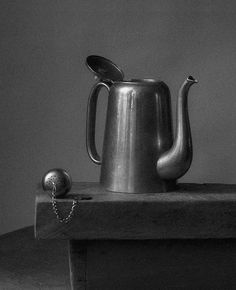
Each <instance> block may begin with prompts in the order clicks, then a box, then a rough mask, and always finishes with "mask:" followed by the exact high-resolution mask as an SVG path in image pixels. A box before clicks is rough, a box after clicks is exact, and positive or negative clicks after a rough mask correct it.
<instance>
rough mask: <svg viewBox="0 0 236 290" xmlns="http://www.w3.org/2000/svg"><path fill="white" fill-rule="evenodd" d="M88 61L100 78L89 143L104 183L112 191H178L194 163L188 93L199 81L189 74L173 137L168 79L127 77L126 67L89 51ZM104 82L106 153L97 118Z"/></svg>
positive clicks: (91, 99) (90, 107)
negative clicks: (99, 139)
mask: <svg viewBox="0 0 236 290" xmlns="http://www.w3.org/2000/svg"><path fill="white" fill-rule="evenodd" d="M86 63H87V66H88V67H89V69H90V70H92V71H93V72H94V73H95V76H96V78H99V81H98V82H97V83H96V84H95V85H94V87H93V88H92V91H91V94H90V97H89V101H88V111H87V142H86V144H87V151H88V154H89V156H90V158H91V159H92V161H93V162H94V163H96V164H100V165H101V175H100V184H101V185H102V186H103V187H104V188H105V189H107V190H108V191H115V192H127V193H150V192H153V193H158V192H166V191H170V190H174V189H175V188H176V181H177V179H178V178H180V177H181V176H183V175H184V174H185V173H186V172H187V170H188V169H189V167H190V165H191V162H192V154H193V153H192V140H191V132H190V125H189V117H188V107H187V96H188V91H189V88H190V87H191V86H192V85H193V84H194V83H196V82H197V80H195V79H194V78H193V77H192V76H189V77H188V78H187V79H186V80H185V81H184V83H183V84H182V86H181V88H180V90H179V95H178V100H177V122H176V134H175V137H174V138H173V131H172V115H171V99H170V91H169V88H168V86H167V85H166V84H165V83H164V82H162V81H160V80H154V79H132V80H130V81H124V80H123V76H124V75H123V72H122V70H121V69H120V68H118V67H117V66H116V65H115V64H114V63H113V62H111V61H110V60H108V59H105V58H103V57H100V56H95V55H92V56H89V57H88V58H87V62H86ZM103 87H105V88H106V89H107V91H108V92H109V96H108V105H107V115H106V125H105V133H104V142H103V151H102V157H100V156H99V154H98V152H97V149H96V144H95V123H96V106H97V98H98V95H99V92H100V89H101V88H103Z"/></svg>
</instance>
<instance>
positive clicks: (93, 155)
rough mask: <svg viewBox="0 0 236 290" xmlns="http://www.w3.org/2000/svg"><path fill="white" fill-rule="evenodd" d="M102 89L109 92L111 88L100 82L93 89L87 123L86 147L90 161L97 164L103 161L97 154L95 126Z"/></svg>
mask: <svg viewBox="0 0 236 290" xmlns="http://www.w3.org/2000/svg"><path fill="white" fill-rule="evenodd" d="M102 87H105V88H106V89H107V90H108V92H109V91H110V87H109V85H108V84H107V83H105V82H99V83H97V84H95V85H94V87H93V88H92V91H91V94H90V96H89V99H88V108H87V123H86V147H87V152H88V155H89V157H90V159H91V160H92V161H93V162H94V163H96V164H99V165H100V164H101V163H102V159H101V157H100V155H99V154H98V152H97V148H96V143H95V125H96V112H97V99H98V95H99V92H100V90H101V88H102Z"/></svg>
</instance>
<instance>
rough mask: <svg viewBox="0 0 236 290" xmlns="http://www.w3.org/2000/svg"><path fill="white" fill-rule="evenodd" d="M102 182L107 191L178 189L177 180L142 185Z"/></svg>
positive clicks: (138, 191)
mask: <svg viewBox="0 0 236 290" xmlns="http://www.w3.org/2000/svg"><path fill="white" fill-rule="evenodd" d="M100 184H101V186H102V187H103V188H104V189H106V190H107V191H111V192H122V193H140V194H142V193H164V192H169V191H175V190H176V189H177V182H176V180H162V181H161V182H160V181H159V182H158V184H152V185H150V184H146V185H145V184H143V185H142V186H140V185H139V186H135V185H132V186H131V185H130V184H129V185H125V184H122V183H119V184H110V185H107V184H105V183H104V182H102V181H100Z"/></svg>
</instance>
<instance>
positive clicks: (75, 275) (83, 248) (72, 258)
mask: <svg viewBox="0 0 236 290" xmlns="http://www.w3.org/2000/svg"><path fill="white" fill-rule="evenodd" d="M68 246H69V266H70V281H71V289H72V290H86V284H87V279H86V276H87V275H86V268H87V243H86V241H77V240H70V241H69V245H68Z"/></svg>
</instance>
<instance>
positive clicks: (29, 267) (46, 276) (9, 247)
mask: <svg viewBox="0 0 236 290" xmlns="http://www.w3.org/2000/svg"><path fill="white" fill-rule="evenodd" d="M69 279H70V277H69V264H68V253H67V242H66V241H62V240H50V241H49V240H47V241H45V240H44V241H43V240H42V241H38V240H35V238H34V230H33V226H32V227H27V228H24V229H20V230H17V231H14V232H11V233H8V234H5V235H2V236H1V237H0V289H2V290H8V289H24V290H26V289H30V290H33V289H57V290H62V289H63V290H64V289H70V280H69Z"/></svg>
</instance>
